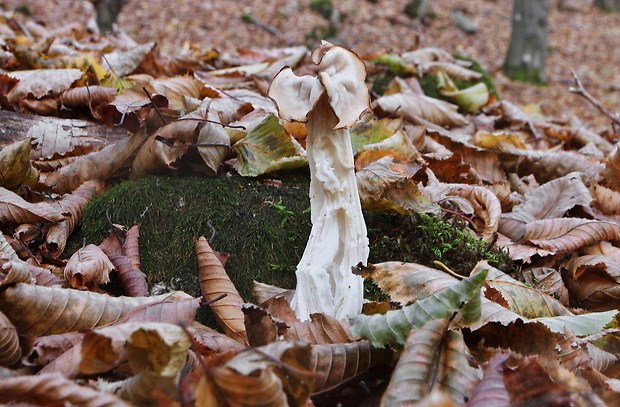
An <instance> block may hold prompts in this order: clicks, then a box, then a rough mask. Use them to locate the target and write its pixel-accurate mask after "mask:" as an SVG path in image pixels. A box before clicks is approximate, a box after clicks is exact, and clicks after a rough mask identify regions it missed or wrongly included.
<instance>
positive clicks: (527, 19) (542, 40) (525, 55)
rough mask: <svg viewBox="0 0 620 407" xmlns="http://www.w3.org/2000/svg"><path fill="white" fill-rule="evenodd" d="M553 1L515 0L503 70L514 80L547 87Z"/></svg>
mask: <svg viewBox="0 0 620 407" xmlns="http://www.w3.org/2000/svg"><path fill="white" fill-rule="evenodd" d="M548 16H549V0H514V6H513V11H512V34H511V36H510V45H509V47H508V52H507V53H506V58H505V59H504V65H503V67H502V70H503V71H504V73H505V74H506V75H507V76H509V77H510V78H512V79H515V80H519V81H523V82H532V83H539V84H544V83H545V64H546V60H547V26H548V23H547V21H548Z"/></svg>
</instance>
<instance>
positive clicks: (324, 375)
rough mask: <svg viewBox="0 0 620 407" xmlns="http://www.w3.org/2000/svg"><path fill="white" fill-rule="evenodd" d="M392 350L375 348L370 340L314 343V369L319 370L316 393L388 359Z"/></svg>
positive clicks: (312, 366)
mask: <svg viewBox="0 0 620 407" xmlns="http://www.w3.org/2000/svg"><path fill="white" fill-rule="evenodd" d="M391 354H392V351H391V350H389V349H387V348H375V347H373V346H372V345H371V344H370V342H368V341H365V340H360V341H356V342H352V343H335V344H326V345H313V346H312V362H311V364H310V369H311V370H312V371H314V372H315V373H318V375H317V376H316V379H315V382H314V389H313V393H318V392H322V391H327V390H329V389H331V388H334V387H336V386H338V385H339V384H341V383H343V382H344V381H346V380H349V379H352V378H353V377H355V376H357V375H358V374H361V373H363V372H365V371H367V370H368V369H371V368H372V367H373V366H375V365H377V364H378V363H380V362H384V361H387V360H388V359H389V357H390V356H391Z"/></svg>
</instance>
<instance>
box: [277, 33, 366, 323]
mask: <svg viewBox="0 0 620 407" xmlns="http://www.w3.org/2000/svg"><path fill="white" fill-rule="evenodd" d="M312 58H313V61H314V62H315V63H316V64H317V65H318V66H319V69H320V71H319V75H318V77H311V76H304V77H298V76H296V75H295V74H293V73H292V71H291V70H290V68H285V69H284V70H282V71H281V72H280V73H279V74H278V75H277V76H276V77H275V78H274V80H273V82H272V85H271V87H270V89H269V96H271V97H272V98H273V99H274V100H275V102H276V104H277V105H278V110H279V113H280V116H281V117H282V118H283V119H285V120H292V121H302V122H307V125H306V126H307V133H308V135H307V138H306V150H307V156H308V162H309V165H310V174H311V178H310V206H311V220H312V230H311V232H310V237H309V239H308V244H307V246H306V249H305V251H304V254H303V256H302V258H301V260H300V262H299V264H298V266H297V271H296V275H297V286H296V291H295V296H294V297H293V300H292V303H291V305H292V307H293V309H294V310H295V312H296V313H297V317H298V318H299V319H301V320H305V319H308V318H309V316H310V315H311V314H313V313H325V314H329V315H332V316H335V317H336V318H339V319H344V318H346V317H347V316H349V315H355V314H359V312H360V311H361V308H362V302H363V280H362V278H361V277H359V276H356V275H354V274H353V273H352V271H351V268H352V267H353V266H355V265H357V264H359V263H362V264H366V263H367V261H368V251H369V249H368V237H367V234H366V224H365V222H364V217H363V214H362V208H361V205H360V199H359V195H358V190H357V182H356V179H355V169H354V162H353V149H352V146H351V138H350V135H349V130H348V128H349V127H350V126H352V125H353V124H354V123H355V121H356V120H358V119H359V117H360V115H361V114H363V113H364V112H365V111H366V110H368V109H370V106H369V101H370V100H369V99H370V98H369V95H368V90H367V88H366V86H365V84H364V78H365V75H366V70H365V66H364V63H363V61H361V60H360V59H359V57H358V56H357V55H355V54H354V53H352V52H351V51H348V50H346V49H344V48H342V47H338V46H333V45H332V44H330V43H328V42H323V43H322V44H321V45H320V46H319V47H317V48H316V49H315V50H314V51H313V53H312Z"/></svg>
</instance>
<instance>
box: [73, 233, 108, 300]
mask: <svg viewBox="0 0 620 407" xmlns="http://www.w3.org/2000/svg"><path fill="white" fill-rule="evenodd" d="M113 269H114V265H113V264H112V262H111V261H110V259H109V258H108V256H106V254H105V253H104V252H103V250H101V249H100V248H99V246H95V245H94V244H89V245H87V246H85V247H83V248H81V249H79V250H78V251H76V252H75V253H74V254H73V255H72V256H71V258H70V259H69V261H68V262H67V265H66V266H65V280H67V281H68V282H69V284H70V285H71V287H73V288H77V289H80V290H85V289H89V288H94V287H95V286H96V285H97V284H105V283H108V282H110V271H112V270H113Z"/></svg>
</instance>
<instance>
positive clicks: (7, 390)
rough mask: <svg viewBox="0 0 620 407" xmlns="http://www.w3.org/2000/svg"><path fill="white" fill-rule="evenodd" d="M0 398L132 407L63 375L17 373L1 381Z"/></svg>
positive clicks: (49, 403) (12, 400) (4, 400)
mask: <svg viewBox="0 0 620 407" xmlns="http://www.w3.org/2000/svg"><path fill="white" fill-rule="evenodd" d="M0 401H1V402H14V401H22V402H27V403H36V404H39V405H40V404H43V405H58V404H63V405H64V404H65V403H71V404H73V405H76V406H83V407H95V406H106V407H130V406H131V404H129V403H127V402H125V401H123V400H121V399H119V398H117V397H116V396H114V395H112V394H108V393H104V392H102V391H97V390H95V389H93V388H92V387H87V386H81V385H79V384H77V383H76V382H74V381H73V380H69V379H67V378H65V377H63V376H62V375H60V374H41V375H33V376H17V377H11V378H8V379H3V380H0Z"/></svg>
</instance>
